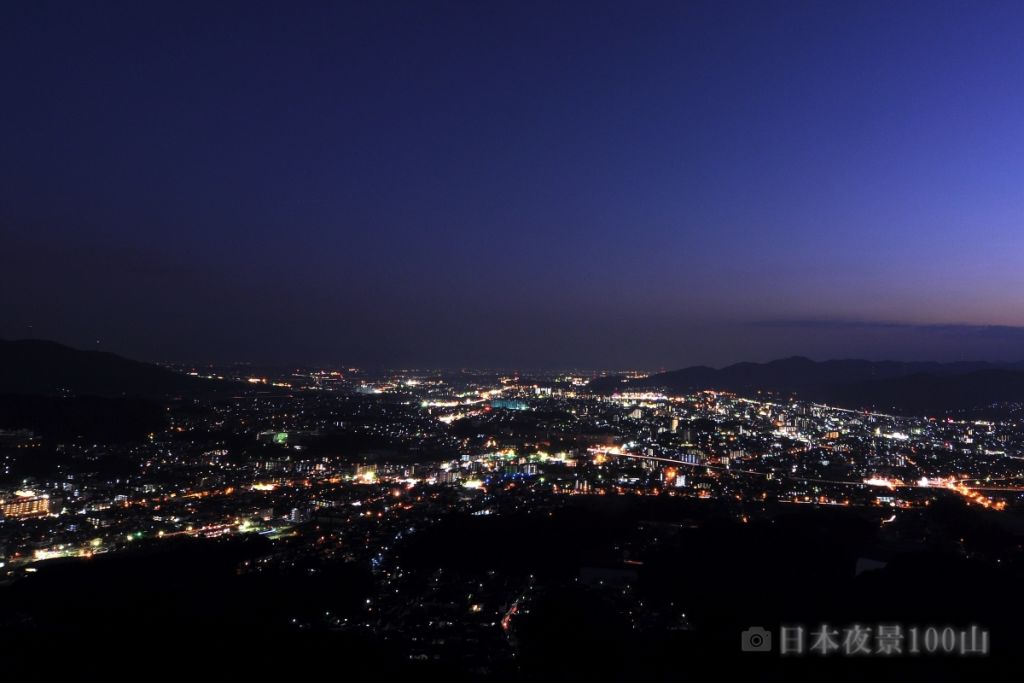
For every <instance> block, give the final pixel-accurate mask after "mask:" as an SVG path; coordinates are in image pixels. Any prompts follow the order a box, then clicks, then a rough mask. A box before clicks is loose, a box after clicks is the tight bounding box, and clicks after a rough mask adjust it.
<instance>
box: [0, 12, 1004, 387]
mask: <svg viewBox="0 0 1024 683" xmlns="http://www.w3.org/2000/svg"><path fill="white" fill-rule="evenodd" d="M1022 35H1024V5H1022V4H1021V3H1016V2H1005V3H999V2H975V3H968V2H955V3H954V2H935V1H931V2H920V3H914V2H897V3H893V2H878V3H872V2H843V3H833V2H752V3H739V2H707V3H697V2H682V1H680V2H669V3H655V2H639V3H637V2H629V3H627V2H619V3H601V2H592V1H588V2H579V3H572V2H561V3H552V2H528V1H523V0H519V1H517V2H507V3H504V2H410V3H399V2H383V3H372V2H367V3H341V2H331V3H327V2H325V3H312V2H305V3H303V2H299V3H284V2H280V3H250V2H242V3H235V4H232V3H208V2H195V3H189V2H167V3H135V2H131V3H124V4H118V3H111V2H99V3H87V2H81V3H80V2H67V3H47V2H31V3H20V4H17V5H15V4H12V3H8V4H6V5H5V6H4V7H3V9H2V12H0V74H2V86H3V98H2V105H0V122H2V126H0V230H2V237H3V249H2V253H0V286H2V287H3V290H4V292H5V297H4V299H5V301H4V306H3V311H4V314H3V317H2V321H0V336H3V337H7V338H15V337H26V336H34V337H46V338H54V339H58V340H61V341H65V342H68V343H71V344H74V345H79V346H85V345H90V346H96V340H97V339H98V340H100V347H101V348H106V349H109V350H114V351H119V352H123V353H126V354H128V355H132V356H135V357H140V358H149V359H218V360H227V359H236V358H237V359H249V360H256V361H295V362H301V361H311V362H345V363H363V364H420V365H425V364H444V365H487V366H504V367H509V366H519V367H523V366H582V367H612V366H619V367H622V366H643V367H652V368H656V367H677V366H682V365H688V364H692V363H711V364H722V363H727V362H731V361H735V360H763V359H768V358H771V357H776V356H781V355H791V354H805V355H810V356H812V357H817V358H825V357H837V356H863V357H872V358H882V357H890V358H908V359H962V358H972V359H973V358H989V359H1020V358H1024V343H1022V342H1024V332H1022V330H1021V328H1020V327H1018V326H1021V325H1024V267H1022V266H1024V87H1021V86H1022V83H1024V40H1022V39H1021V36H1022Z"/></svg>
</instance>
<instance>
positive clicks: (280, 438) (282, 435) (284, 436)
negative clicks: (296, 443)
mask: <svg viewBox="0 0 1024 683" xmlns="http://www.w3.org/2000/svg"><path fill="white" fill-rule="evenodd" d="M274 443H282V444H283V443H288V432H278V433H277V434H274Z"/></svg>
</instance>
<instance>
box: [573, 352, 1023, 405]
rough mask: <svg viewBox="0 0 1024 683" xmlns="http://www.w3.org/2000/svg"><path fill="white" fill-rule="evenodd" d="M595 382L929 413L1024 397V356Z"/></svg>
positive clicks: (731, 370)
mask: <svg viewBox="0 0 1024 683" xmlns="http://www.w3.org/2000/svg"><path fill="white" fill-rule="evenodd" d="M591 387H592V388H593V389H595V390H597V391H605V392H612V391H622V390H634V389H663V390H666V391H670V392H679V393H683V392H691V391H701V390H705V389H713V390H720V391H731V392H736V393H739V394H747V395H752V394H756V393H757V392H771V393H775V394H781V395H790V394H793V395H796V396H797V397H799V398H802V399H806V400H812V401H822V402H826V403H832V404H835V405H839V406H845V407H849V408H875V409H879V410H892V411H896V412H913V413H927V414H932V413H948V412H957V411H962V410H971V409H976V408H979V407H984V406H987V405H990V404H993V403H1003V402H1010V401H1024V364H1021V363H1016V364H995V363H982V362H962V363H902V362H895V361H867V360H831V361H824V362H815V361H812V360H810V359H808V358H799V357H796V358H786V359H782V360H777V361H772V362H770V363H737V364H735V365H730V366H728V367H725V368H722V369H720V370H718V369H715V368H709V367H706V366H696V367H691V368H685V369H682V370H673V371H670V372H663V373H659V374H655V375H651V376H649V377H645V378H642V379H636V380H630V381H624V379H623V378H621V377H604V378H600V379H598V380H595V381H594V382H592V383H591Z"/></svg>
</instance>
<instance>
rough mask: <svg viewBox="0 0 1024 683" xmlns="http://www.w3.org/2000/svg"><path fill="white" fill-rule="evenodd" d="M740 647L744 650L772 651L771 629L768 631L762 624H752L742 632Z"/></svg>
mask: <svg viewBox="0 0 1024 683" xmlns="http://www.w3.org/2000/svg"><path fill="white" fill-rule="evenodd" d="M740 648H741V649H742V650H743V651H744V652H771V651H772V634H771V631H766V630H765V629H763V628H761V627H760V626H751V627H750V628H748V629H747V630H746V631H744V632H743V633H741V634H740Z"/></svg>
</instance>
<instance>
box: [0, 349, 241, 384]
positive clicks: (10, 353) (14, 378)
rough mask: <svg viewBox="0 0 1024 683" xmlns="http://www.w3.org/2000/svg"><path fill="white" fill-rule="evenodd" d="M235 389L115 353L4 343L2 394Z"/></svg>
mask: <svg viewBox="0 0 1024 683" xmlns="http://www.w3.org/2000/svg"><path fill="white" fill-rule="evenodd" d="M234 388H236V387H234V386H232V384H231V383H228V382H221V381H214V380H206V379H201V378H198V377H191V376H189V375H183V374H180V373H177V372H173V371H171V370H167V369H165V368H162V367H160V366H158V365H152V364H150V363H142V362H139V361H134V360H129V359H127V358H122V357H121V356H117V355H115V354H113V353H106V352H102V351H81V350H78V349H73V348H70V347H68V346H64V345H62V344H58V343H56V342H51V341H43V340H38V339H21V340H17V341H2V340H0V394H22V395H26V394H27V395H43V396H61V395H76V396H137V397H148V398H165V397H168V396H183V395H197V394H206V393H218V392H222V391H231V390H233V389H234Z"/></svg>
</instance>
